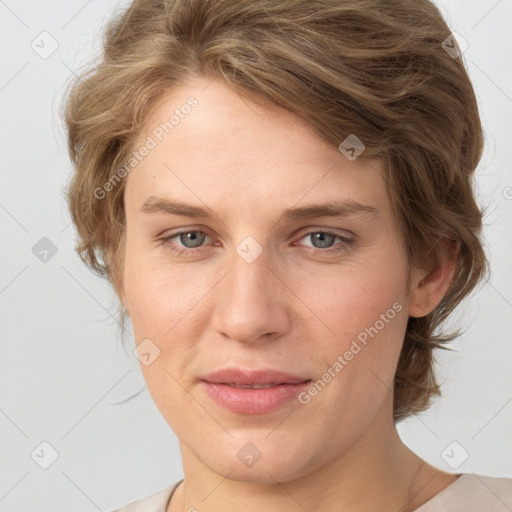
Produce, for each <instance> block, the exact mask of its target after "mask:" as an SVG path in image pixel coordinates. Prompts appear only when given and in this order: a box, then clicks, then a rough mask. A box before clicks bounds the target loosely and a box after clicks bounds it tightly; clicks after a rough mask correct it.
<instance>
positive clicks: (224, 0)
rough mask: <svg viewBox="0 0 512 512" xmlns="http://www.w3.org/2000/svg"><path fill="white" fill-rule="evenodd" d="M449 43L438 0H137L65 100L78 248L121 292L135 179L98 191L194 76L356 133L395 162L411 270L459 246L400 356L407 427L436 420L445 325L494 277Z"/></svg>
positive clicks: (400, 398) (373, 153) (467, 103)
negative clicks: (173, 93)
mask: <svg viewBox="0 0 512 512" xmlns="http://www.w3.org/2000/svg"><path fill="white" fill-rule="evenodd" d="M447 38H449V39H447ZM447 41H449V45H448V46H447V45H446V42H447ZM450 47H453V48H455V51H456V50H458V46H457V43H456V42H455V40H454V39H453V36H451V33H450V30H449V28H448V26H447V25H446V23H445V21H444V20H443V17H442V16H441V14H440V12H439V10H438V9H437V8H436V7H435V6H434V5H433V4H432V3H431V2H430V1H429V0H386V1H382V0H285V1H280V2H275V1H273V0H208V1H205V0H170V1H164V0H136V1H134V2H133V3H132V4H131V5H130V7H129V8H128V9H127V10H126V11H123V12H122V13H119V14H118V15H117V16H115V17H114V18H113V19H112V20H111V22H110V23H109V25H108V27H107V30H106V33H105V38H104V44H103V55H102V60H101V62H100V63H98V64H95V65H94V66H93V67H91V68H90V69H89V70H87V71H86V72H84V73H83V74H82V75H81V76H80V78H79V79H78V80H76V81H75V82H74V84H72V87H71V88H70V90H69V92H68V95H67V97H66V101H67V103H66V111H65V122H66V125H67V129H68V136H69V140H68V142H69V151H70V155H71V158H72V161H73V164H74V166H75V168H76V172H75V173H74V175H73V176H72V179H71V181H70V184H69V188H68V200H69V206H70V211H71V215H72V219H73V222H74V224H75V226H76V228H77V231H78V236H79V240H78V245H77V252H78V253H79V254H80V257H81V258H82V259H83V261H84V262H85V263H87V264H88V265H89V266H90V267H91V268H92V269H94V270H95V271H96V272H98V273H99V274H101V275H103V276H106V277H107V278H108V279H109V280H110V282H111V283H112V284H113V285H114V287H115V289H116V290H119V285H120V283H121V277H120V276H121V268H120V267H121V263H120V262H121V257H120V252H121V248H122V246H123V244H122V243H121V240H122V238H123V233H124V227H125V217H124V204H123V192H124V180H122V181H121V182H120V183H119V184H118V185H117V186H116V187H114V189H113V190H112V191H111V192H109V193H108V194H106V195H105V197H104V198H103V199H98V198H97V197H96V195H97V194H95V193H94V191H95V190H97V189H98V187H102V185H103V184H104V183H105V182H107V181H108V180H109V179H111V178H112V177H113V176H114V173H115V172H116V169H119V168H120V167H121V166H122V165H123V164H124V163H125V162H126V160H127V158H128V157H129V154H130V151H133V143H134V140H135V138H136V137H137V135H138V133H139V132H140V129H141V127H142V125H143V123H144V121H145V120H146V119H147V117H148V114H149V113H150V111H151V109H152V108H154V107H155V105H156V102H157V101H158V100H159V99H161V98H162V95H163V94H164V93H165V92H167V91H169V90H170V89H172V88H173V87H175V86H176V85H182V84H185V83H187V81H188V80H190V79H193V78H195V77H198V76H204V77H210V78H212V79H214V78H217V79H221V80H223V81H224V82H225V83H227V84H229V85H230V86H231V87H233V88H234V90H236V91H237V92H238V93H240V94H242V95H243V94H247V95H249V96H251V97H253V98H254V97H257V98H261V99H262V100H264V101H270V102H271V103H272V104H275V105H278V106H280V107H282V108H284V109H287V110H289V111H291V112H293V113H295V114H296V115H297V116H299V117H301V118H302V119H304V120H306V121H307V122H308V123H310V125H311V126H312V127H313V128H314V130H315V131H316V133H318V135H319V136H320V137H322V138H323V140H325V141H326V143H328V144H329V145H331V146H333V147H338V146H339V144H340V142H342V141H343V140H344V139H346V137H347V136H349V135H350V134H355V135H356V136H357V137H358V138H359V139H361V140H362V141H363V143H364V145H365V149H364V155H363V156H364V157H369V158H384V159H385V161H386V164H387V165H386V167H387V186H388V193H389V197H390V200H391V204H392V207H393V211H394V214H395V216H396V221H397V225H398V227H399V229H400V233H401V237H402V241H403V244H404V249H405V252H406V254H407V259H408V264H409V268H410V265H417V266H422V265H426V259H427V258H426V256H427V255H429V254H430V256H432V255H434V256H435V252H436V244H437V241H438V240H440V239H442V238H449V239H451V240H454V241H456V242H458V244H459V252H458V259H457V269H456V273H455V276H454V279H453V281H452V283H451V285H450V288H449V290H448V292H447V293H446V295H445V297H444V298H443V299H442V301H441V303H440V304H439V305H438V307H436V308H435V310H434V311H433V312H432V313H430V314H429V315H427V316H425V317H422V318H409V320H408V324H407V329H406V334H405V339H404V344H403V349H402V352H401V355H400V358H399V361H398V366H397V371H396V376H395V386H394V387H395V389H394V410H393V414H394V419H395V421H399V420H401V419H403V418H405V417H407V416H408V415H411V414H414V413H417V412H420V411H422V410H425V409H426V408H427V407H428V406H429V405H430V403H431V399H432V398H433V397H434V396H435V395H439V394H440V390H439V385H438V383H437V382H436V378H435V375H434V368H433V365H434V361H433V349H434V348H436V347H438V348H445V344H446V342H447V341H449V340H451V339H453V338H455V337H456V336H457V335H458V334H459V333H458V332H457V333H451V334H447V333H442V332H440V331H439V328H440V325H441V323H442V322H443V321H444V320H445V319H446V318H447V317H448V315H449V314H450V313H451V312H452V310H453V309H454V308H455V307H456V306H457V304H458V303H459V302H460V301H461V300H462V299H463V298H464V297H465V296H466V295H468V294H469V293H470V292H471V291H472V290H473V288H474V287H475V286H476V284H477V283H478V282H479V280H480V279H481V278H482V276H483V275H484V273H485V271H486V269H487V262H486V258H485V254H484V251H483V248H482V245H481V242H480V236H481V235H480V231H481V223H482V213H481V211H480V209H479V208H478V206H477V204H476V202H475V199H474V195H473V190H472V179H473V174H474V171H475V168H476V166H477V164H478V162H479V160H480V157H481V154H482V150H483V136H482V127H481V124H480V118H479V113H478V107H477V102H476V98H475V94H474V91H473V88H472V85H471V82H470V80H469V77H468V74H467V72H466V69H465V66H464V64H463V61H462V56H460V55H457V54H454V53H453V52H448V51H445V50H447V49H448V48H450ZM123 250H124V249H123ZM123 320H124V316H123Z"/></svg>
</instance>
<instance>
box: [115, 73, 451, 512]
mask: <svg viewBox="0 0 512 512" xmlns="http://www.w3.org/2000/svg"><path fill="white" fill-rule="evenodd" d="M190 96H194V97H195V98H196V99H197V101H198V105H197V107H196V108H195V109H193V110H192V112H191V113H190V114H189V115H188V116H186V117H184V118H183V119H181V120H180V122H179V124H177V125H176V126H175V127H174V129H173V130H172V132H171V133H170V134H169V135H167V136H165V137H164V138H163V140H162V141H161V142H160V143H159V144H158V145H157V146H156V147H155V148H154V149H152V150H151V151H150V152H149V153H148V154H147V156H145V157H144V158H143V159H142V161H141V162H140V163H139V164H138V165H137V167H136V168H135V169H134V170H133V171H131V173H130V174H129V175H128V177H127V182H126V189H125V194H124V200H125V209H126V239H125V240H124V242H123V243H125V250H124V263H123V272H122V275H123V277H122V285H121V288H120V290H118V293H119V296H120V298H121V300H122V302H123V304H124V305H125V307H126V308H127V310H128V312H129V315H130V317H131V322H132V325H133V331H134V335H135V341H136V343H137V344H138V343H140V342H141V341H142V340H144V339H148V338H149V339H150V340H151V341H152V342H153V343H154V344H155V345H156V346H157V347H158V349H159V350H160V355H159V356H158V357H157V358H156V359H154V361H153V362H152V363H151V364H149V365H148V366H146V365H144V364H141V369H142V372H143V375H144V378H145V381H146V383H147V386H148V389H149V391H150V393H151V395H152V397H153V400H154V401H155V403H156V405H157V407H158V408H159V410H160V412H161V413H162V415H163V417H164V418H165V420H166V421H167V422H168V424H169V425H170V427H171V428H172V430H173V431H174V432H175V433H176V435H177V437H178V439H179V441H180V449H181V454H182V460H183V470H184V475H185V481H184V482H183V483H182V484H181V485H180V486H179V487H178V488H177V490H176V491H175V493H174V495H173V497H172V500H171V502H170V504H169V507H168V509H167V512H174V511H178V510H180V511H183V510H189V508H190V507H195V508H196V509H197V510H199V511H201V512H210V511H211V512H213V511H219V510H222V511H224V512H230V511H235V510H239V509H240V503H243V504H244V506H243V508H244V510H245V511H248V512H251V511H260V510H262V509H264V510H266V511H268V512H273V511H280V512H283V511H284V512H286V511H297V510H302V509H305V510H315V511H323V510H325V511H327V510H351V511H359V510H361V511H363V510H364V511H366V512H368V511H373V510H375V511H377V510H379V511H382V510H390V511H391V510H392V511H400V512H404V511H408V510H409V511H412V510H415V509H416V508H417V507H419V506H420V505H421V504H423V503H425V502H426V501H428V500H429V499H431V498H432V497H433V496H435V495H436V494H438V493H439V492H441V491H442V490H443V489H444V488H446V487H447V486H448V485H450V484H451V483H453V482H454V481H455V479H456V476H455V475H451V474H448V473H444V472H442V471H439V470H438V469H436V468H434V467H432V466H430V465H428V464H427V463H426V462H424V461H423V460H422V459H420V458H419V457H418V456H416V455H415V454H414V453H413V452H412V451H411V450H409V448H407V447H406V446H405V445H404V444H403V443H402V441H401V440H400V438H399V436H398V434H397V431H396V427H395V425H394V422H393V417H392V410H393V408H392V402H393V396H392V389H393V379H394V372H395V369H396V364H397V361H398V357H399V354H400V350H401V347H402V342H403V337H404V333H405V328H406V323H407V319H408V317H409V316H423V315H426V314H428V313H429V312H430V311H432V309H434V308H435V306H436V305H437V304H438V303H439V301H440V300H441V298H442V297H443V295H444V293H445V292H446V290H447V288H448V285H449V282H450V279H451V278H452V275H453V269H454V261H453V252H450V251H444V252H442V254H441V257H440V259H439V261H438V262H437V265H435V266H434V267H433V268H429V269H426V270H425V269H423V270H420V269H413V271H412V275H411V284H410V288H407V286H406V285H407V272H406V261H405V255H404V252H403V249H402V245H401V243H400V238H399V235H398V232H397V227H396V221H395V219H394V218H393V215H392V212H391V209H390V203H389V199H388V197H387V194H386V191H385V184H384V180H383V170H384V167H383V166H384V163H383V162H382V161H381V160H375V159H367V158H364V154H363V156H360V157H359V158H357V159H356V160H355V161H349V160H348V159H347V158H346V157H345V155H343V154H342V153H341V152H340V151H338V150H337V149H336V148H332V147H330V146H328V145H327V144H326V143H325V142H324V141H322V140H321V139H320V138H319V137H318V136H317V135H315V133H314V132H313V131H312V129H311V127H310V126H309V125H308V124H307V123H305V122H304V121H302V120H300V119H299V118H297V117H296V116H294V115H293V114H291V113H289V112H286V111H284V110H281V109H278V108H276V107H274V106H270V105H262V104H256V103H253V102H252V101H250V100H249V99H247V98H246V99H242V98H241V97H240V96H239V95H237V94H236V93H235V92H233V90H232V89H230V88H229V87H228V86H226V85H225V84H223V83H222V82H221V81H220V80H215V81H213V82H212V81H211V80H210V79H206V78H198V79H197V80H196V81H193V82H190V83H188V84H186V85H182V86H180V87H176V88H174V89H173V90H172V91H168V92H167V93H166V94H165V96H164V97H163V98H162V99H161V101H160V102H159V104H158V105H157V106H156V108H155V109H154V110H153V111H152V113H151V115H150V117H149V118H148V119H147V122H146V123H145V127H144V129H143V130H142V131H141V134H140V137H139V139H138V141H137V144H139V145H140V144H142V143H144V141H145V140H146V138H147V136H148V135H150V134H151V133H152V130H154V129H155V127H157V126H158V125H159V123H161V122H162V121H164V120H166V119H168V118H169V115H170V113H172V111H173V110H174V109H175V108H178V107H179V106H180V105H183V104H185V103H186V101H187V99H188V98H189V97H190ZM359 135H360V138H361V139H364V136H362V135H361V134H359ZM137 144H136V146H137ZM151 196H158V197H163V198H167V199H172V200H176V201H181V202H184V203H187V204H190V205H194V206H199V207H208V208H210V209H211V215H212V216H211V218H191V217H188V216H181V215H177V214H169V213H163V212H153V213H145V212H141V206H142V204H143V203H144V202H145V201H146V200H147V199H148V198H150V197H151ZM331 200H351V201H357V202H360V203H365V204H367V205H371V206H372V207H374V208H375V209H376V210H377V213H374V214H372V213H368V212H357V213H352V214H347V215H344V216H340V217H316V218H311V219H303V220H300V219H299V220H285V218H284V217H283V216H282V213H283V211H284V210H285V209H287V208H297V207H305V206H308V205H312V204H323V203H326V202H327V201H331ZM181 231H186V232H194V233H195V234H196V235H198V236H201V234H200V233H197V231H204V232H205V233H206V235H207V236H206V237H205V238H204V242H202V245H199V246H198V247H195V248H194V246H193V245H192V246H191V245H190V244H191V242H190V241H189V242H188V249H189V251H190V252H189V253H188V254H179V253H177V252H173V251H172V248H175V249H178V250H179V249H187V245H185V244H187V238H183V237H182V238H180V236H177V235H176V233H177V232H181ZM326 231H327V232H330V233H332V234H333V236H332V237H328V239H327V242H326V243H327V247H325V245H324V246H321V245H320V246H319V245H318V242H317V237H318V235H317V237H316V238H315V236H314V233H318V232H326ZM312 233H313V236H312V235H311V234H312ZM171 236H172V238H170V239H168V240H167V241H162V239H163V238H164V237H171ZM247 236H251V237H253V238H254V239H255V240H256V241H257V242H258V243H259V245H260V246H261V248H262V253H261V255H259V257H257V258H256V259H255V260H254V261H253V262H252V263H247V262H246V261H245V260H244V259H243V258H242V257H240V256H239V254H238V253H237V252H236V248H237V246H238V245H239V244H240V243H241V242H242V241H243V240H244V239H245V238H246V237H247ZM338 236H341V237H347V236H350V237H351V238H352V240H353V242H352V243H346V242H344V241H343V240H342V239H340V238H338ZM328 249H331V251H330V252H329V251H328ZM333 249H338V250H337V251H336V250H333ZM393 304H399V305H400V306H401V311H400V312H398V313H397V314H396V316H394V318H393V319H392V320H390V321H389V322H388V323H386V324H385V327H384V328H382V329H381V330H379V332H378V334H377V335H376V336H375V337H374V338H373V339H371V340H370V342H369V343H368V344H367V345H366V346H364V348H362V350H361V351H360V352H359V353H358V354H357V355H356V356H354V358H353V359H352V360H351V361H349V362H348V364H347V365H346V366H344V368H343V370H342V371H341V372H339V373H338V374H337V375H336V377H335V378H333V379H332V380H331V382H329V383H328V384H327V385H326V386H325V388H324V389H323V390H322V391H321V392H319V393H318V395H317V396H315V397H312V398H311V401H310V402H309V403H308V404H306V405H303V404H301V403H299V402H298V401H297V400H292V401H290V402H288V403H287V404H285V406H283V407H281V408H279V409H278V410H277V411H274V412H272V413H268V414H263V415H257V416H254V415H243V414H236V413H233V412H230V411H227V410H225V409H223V408H222V407H220V406H219V405H217V404H216V403H215V402H213V401H212V400H211V399H210V398H209V397H208V396H207V395H206V394H205V393H204V391H203V389H202V386H201V384H200V379H201V377H202V376H204V375H205V374H207V373H209V372H212V371H214V370H216V369H219V368H223V367H226V366H239V367H243V368H247V369H250V368H262V367H270V368H273V369H279V370H282V371H288V372H291V373H294V374H298V375H300V376H303V377H304V378H313V379H314V380H317V379H318V378H320V377H321V376H322V374H324V373H325V372H326V371H327V370H328V368H329V367H332V365H333V363H334V362H335V361H336V359H337V357H338V356H339V355H343V354H344V353H345V352H346V351H347V350H348V349H349V347H350V344H351V342H352V341H353V340H355V339H356V338H357V336H358V334H359V333H361V332H362V331H364V329H365V328H367V327H369V326H374V325H375V323H376V321H377V320H379V318H380V315H381V314H385V313H386V311H387V310H389V309H390V308H392V305H393ZM248 442H251V443H252V444H254V445H255V446H256V447H257V448H258V450H259V451H260V452H261V454H262V456H261V459H260V460H259V461H258V462H257V463H256V464H255V465H254V466H252V467H246V466H245V465H244V464H242V463H241V461H240V460H239V458H238V457H237V452H238V451H239V450H240V449H241V448H242V447H243V446H244V445H245V444H246V443H248Z"/></svg>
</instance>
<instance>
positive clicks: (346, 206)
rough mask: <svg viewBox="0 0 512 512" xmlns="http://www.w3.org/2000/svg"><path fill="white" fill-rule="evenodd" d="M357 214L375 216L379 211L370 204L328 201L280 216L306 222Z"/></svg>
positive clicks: (290, 209)
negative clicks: (319, 218) (318, 218)
mask: <svg viewBox="0 0 512 512" xmlns="http://www.w3.org/2000/svg"><path fill="white" fill-rule="evenodd" d="M359 213H366V214H369V215H371V216H376V215H377V214H378V213H379V210H378V209H377V208H375V206H372V205H370V204H366V203H361V202H358V201H352V200H343V201H329V202H327V203H323V204H313V205H309V206H304V207H301V208H287V209H286V210H284V211H283V213H282V214H281V216H282V217H284V218H285V219H286V220H307V219H315V218H317V217H347V216H350V215H356V214H359Z"/></svg>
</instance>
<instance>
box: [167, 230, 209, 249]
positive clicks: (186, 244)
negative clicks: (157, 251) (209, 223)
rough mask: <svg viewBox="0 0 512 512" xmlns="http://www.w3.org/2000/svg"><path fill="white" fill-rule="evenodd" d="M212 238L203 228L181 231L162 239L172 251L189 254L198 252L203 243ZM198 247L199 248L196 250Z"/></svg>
mask: <svg viewBox="0 0 512 512" xmlns="http://www.w3.org/2000/svg"><path fill="white" fill-rule="evenodd" d="M207 238H210V237H209V235H208V234H207V233H205V232H204V231H201V230H191V231H181V232H179V233H174V234H172V235H170V236H167V237H164V238H162V239H160V242H161V243H162V245H165V246H166V247H167V248H168V249H169V250H170V251H171V252H174V253H177V254H189V253H194V252H198V250H199V249H201V248H202V246H203V243H204V242H205V240H206V239H207ZM195 249H198V250H195Z"/></svg>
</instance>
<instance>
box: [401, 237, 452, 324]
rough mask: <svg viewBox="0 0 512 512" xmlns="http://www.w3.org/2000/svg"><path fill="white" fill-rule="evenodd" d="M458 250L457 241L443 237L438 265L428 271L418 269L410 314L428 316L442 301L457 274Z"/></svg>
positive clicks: (438, 255) (439, 247)
mask: <svg viewBox="0 0 512 512" xmlns="http://www.w3.org/2000/svg"><path fill="white" fill-rule="evenodd" d="M458 252H459V244H458V243H457V242H454V241H452V240H448V239H443V240H442V241H440V242H439V244H438V253H437V265H436V266H435V267H434V268H433V269H431V270H428V271H425V270H421V271H420V270H419V269H418V270H417V271H416V276H415V281H413V289H412V291H411V294H410V296H409V309H408V314H409V316H412V317H417V318H419V317H422V316H426V315H428V314H429V313H431V312H432V311H433V310H434V309H435V308H436V307H437V305H438V304H439V303H440V302H441V300H442V299H443V297H444V296H445V294H446V292H447V291H448V288H449V287H450V284H451V282H452V279H453V276H454V274H455V270H456V267H457V256H458Z"/></svg>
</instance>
